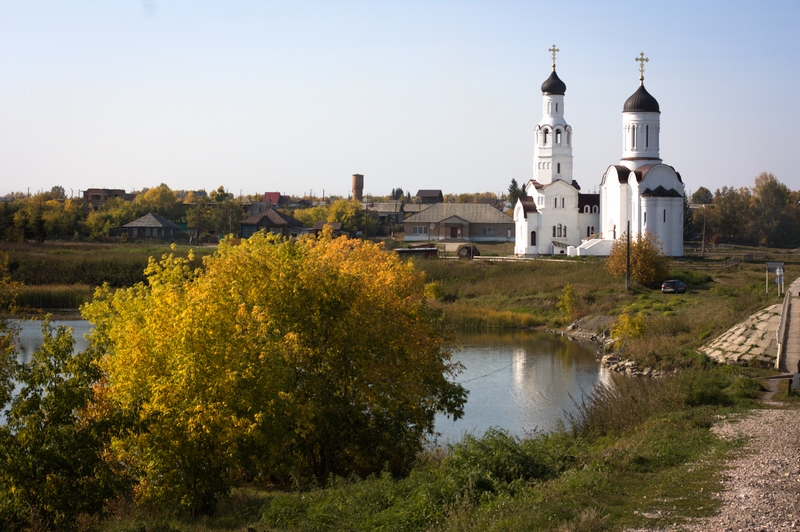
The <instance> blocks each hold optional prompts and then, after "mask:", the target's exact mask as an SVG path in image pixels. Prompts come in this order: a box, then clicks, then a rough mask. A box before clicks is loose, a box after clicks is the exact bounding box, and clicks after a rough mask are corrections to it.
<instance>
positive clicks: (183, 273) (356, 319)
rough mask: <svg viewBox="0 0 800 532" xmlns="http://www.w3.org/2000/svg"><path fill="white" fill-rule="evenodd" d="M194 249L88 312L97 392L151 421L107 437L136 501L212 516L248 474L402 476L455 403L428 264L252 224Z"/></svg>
mask: <svg viewBox="0 0 800 532" xmlns="http://www.w3.org/2000/svg"><path fill="white" fill-rule="evenodd" d="M190 260H191V257H190V258H189V259H181V258H176V257H174V256H171V255H170V256H165V257H163V258H162V260H161V261H159V262H156V261H154V260H152V259H151V262H150V265H149V267H148V269H147V272H146V273H147V277H148V281H147V283H140V284H137V285H136V286H133V287H131V288H129V289H124V290H117V291H113V290H111V289H110V288H108V287H105V288H102V289H99V290H98V292H97V294H96V296H95V301H94V302H93V303H91V304H89V305H87V306H86V307H85V308H84V315H85V317H86V318H87V319H88V320H89V321H91V322H92V323H93V324H94V326H95V327H96V330H95V332H94V333H93V337H92V343H93V345H94V346H95V347H96V348H98V349H101V350H102V351H103V352H104V353H105V355H104V356H103V357H102V358H101V360H100V365H101V367H102V368H103V370H104V371H105V372H106V378H105V380H104V381H103V387H104V389H103V390H102V396H103V397H104V398H106V400H107V401H108V402H109V403H110V405H111V406H112V407H113V408H114V409H118V410H121V411H123V412H125V413H127V414H128V415H132V416H134V417H135V418H137V419H138V421H139V422H140V423H141V426H142V427H144V428H143V429H142V430H139V431H131V432H130V433H128V434H127V435H126V436H124V437H120V438H117V439H116V440H115V441H114V443H113V450H114V453H115V456H116V459H117V460H120V461H121V462H122V463H124V464H125V465H126V467H128V468H129V470H130V473H131V475H132V476H133V477H134V478H135V479H136V481H137V483H136V488H135V489H136V494H137V496H138V497H139V499H140V500H145V501H159V502H164V503H167V504H170V503H173V504H181V505H183V506H184V507H186V508H187V509H188V510H190V511H191V512H194V513H198V512H209V511H213V508H214V506H215V504H216V502H217V500H218V499H219V498H220V497H221V496H223V495H224V494H225V493H227V491H228V490H229V488H230V486H231V485H233V483H235V482H237V481H239V480H243V479H244V480H262V481H273V482H286V481H288V480H289V479H290V478H291V479H294V480H300V481H303V479H313V478H316V479H318V480H321V481H324V480H325V479H326V478H327V477H328V476H329V475H331V474H335V475H349V474H353V473H355V474H359V475H365V474H368V473H371V472H376V471H380V470H381V469H384V468H387V467H388V468H389V469H390V470H392V471H394V472H400V471H403V470H404V469H405V468H407V467H408V465H409V464H410V462H411V461H412V460H413V458H414V456H415V454H416V453H417V452H418V451H419V450H420V449H421V446H422V444H423V438H424V436H425V435H426V434H427V433H430V432H431V431H432V429H433V426H434V416H435V414H436V413H437V412H445V413H447V414H449V415H452V416H455V417H458V416H460V415H461V414H462V410H463V405H464V402H465V396H466V393H465V391H464V390H463V388H462V387H461V386H460V385H457V384H454V383H452V379H448V377H451V376H453V375H454V374H455V373H457V372H458V369H459V367H458V365H454V364H452V363H451V362H450V350H451V344H450V339H449V337H448V335H447V334H446V333H445V332H444V330H443V329H442V328H441V327H440V326H439V324H438V322H437V320H436V318H435V316H434V315H433V314H432V312H431V311H430V310H429V309H428V307H427V306H426V299H425V296H424V276H423V274H421V273H420V272H418V271H416V270H415V269H414V267H413V265H411V264H407V263H403V262H401V261H399V260H398V259H397V257H396V256H395V255H394V254H391V253H387V252H385V251H383V250H382V249H381V248H380V246H379V245H376V244H373V243H370V242H365V241H360V240H359V241H356V240H349V239H346V238H340V239H332V238H331V236H330V234H324V235H323V236H321V237H319V238H314V237H303V238H300V239H298V240H297V241H291V240H280V239H279V238H277V237H275V236H272V235H264V234H257V235H254V236H253V237H251V238H249V239H248V240H246V241H244V242H242V243H241V244H239V245H234V244H232V243H230V242H223V243H221V244H220V246H219V250H218V252H217V253H216V254H215V255H214V256H212V257H206V259H205V260H204V267H203V268H201V269H192V268H191V267H190V265H189V264H190V262H189V261H190Z"/></svg>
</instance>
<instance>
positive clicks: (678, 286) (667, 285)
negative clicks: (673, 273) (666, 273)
mask: <svg viewBox="0 0 800 532" xmlns="http://www.w3.org/2000/svg"><path fill="white" fill-rule="evenodd" d="M661 291H662V292H663V293H665V294H683V293H685V292H686V285H685V284H683V281H678V280H677V279H672V280H670V281H664V282H663V283H662V284H661Z"/></svg>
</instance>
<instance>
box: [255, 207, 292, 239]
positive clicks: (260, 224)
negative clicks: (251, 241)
mask: <svg viewBox="0 0 800 532" xmlns="http://www.w3.org/2000/svg"><path fill="white" fill-rule="evenodd" d="M241 226H242V238H249V237H251V236H252V235H254V234H255V233H257V232H259V231H266V232H269V233H275V234H276V235H281V236H283V237H287V238H288V237H296V236H298V235H300V233H301V232H302V231H303V222H301V221H299V220H297V219H295V218H293V217H291V216H289V215H288V214H284V213H282V212H280V211H278V210H275V209H273V208H272V207H267V209H266V210H264V211H262V212H260V213H258V214H255V215H253V216H251V217H249V218H247V219H245V220H243V221H242V223H241Z"/></svg>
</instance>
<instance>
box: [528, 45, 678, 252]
mask: <svg viewBox="0 0 800 532" xmlns="http://www.w3.org/2000/svg"><path fill="white" fill-rule="evenodd" d="M550 52H552V55H553V65H552V72H551V73H550V77H549V78H547V80H545V82H544V83H543V84H542V104H543V108H542V120H541V121H540V122H539V124H537V126H536V129H535V132H534V133H535V135H534V136H535V145H534V156H533V179H531V180H529V181H528V182H527V183H526V184H525V187H524V192H525V194H524V195H523V196H522V197H520V198H519V200H518V201H517V204H516V205H515V207H514V224H515V244H514V253H515V254H516V255H520V256H537V255H559V254H565V255H572V256H575V255H608V254H609V252H610V251H611V245H612V244H613V242H614V240H616V239H618V238H620V237H621V236H622V235H623V234H624V233H625V232H626V231H627V228H628V224H629V223H630V228H631V229H630V232H631V236H632V237H634V238H635V237H637V236H638V235H642V234H645V233H651V234H653V235H655V236H656V237H657V238H658V240H659V241H660V243H661V245H662V247H663V250H664V252H665V253H666V254H667V255H670V256H682V255H683V192H684V185H683V182H682V181H681V177H680V174H678V173H677V172H676V171H675V170H674V169H673V168H672V167H671V166H668V165H665V164H663V163H662V161H661V159H660V158H659V137H660V114H661V112H660V108H659V105H658V102H657V101H656V99H655V98H653V96H651V95H650V94H649V93H648V92H647V90H646V89H645V88H644V66H643V65H644V62H645V61H647V58H645V57H644V54H641V55H640V57H639V58H637V61H639V62H640V76H639V88H638V89H637V90H636V92H634V93H633V95H631V97H630V98H628V100H627V101H626V102H625V104H624V106H623V111H622V117H623V118H622V130H623V135H622V140H623V149H622V158H621V159H620V161H619V164H615V165H611V166H609V167H608V169H607V170H606V172H605V173H604V174H603V177H602V180H601V182H600V193H599V194H586V193H582V192H581V187H580V185H579V184H578V182H577V181H576V180H575V179H574V178H573V175H572V127H571V126H570V125H569V124H568V123H567V122H566V120H565V118H564V95H565V93H566V90H567V87H566V84H565V83H564V82H563V81H561V79H560V78H559V77H558V74H557V73H556V65H555V56H556V52H558V49H557V48H556V47H555V45H553V47H552V48H550Z"/></svg>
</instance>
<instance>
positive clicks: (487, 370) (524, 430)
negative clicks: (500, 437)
mask: <svg viewBox="0 0 800 532" xmlns="http://www.w3.org/2000/svg"><path fill="white" fill-rule="evenodd" d="M52 323H53V325H54V326H58V325H66V326H68V327H72V328H73V329H74V334H73V336H74V338H75V347H76V350H78V351H81V350H83V349H85V348H86V345H87V341H86V339H85V338H84V336H85V334H86V333H88V332H89V330H90V329H91V327H90V325H89V323H88V322H86V321H82V320H75V321H53V322H52ZM20 327H21V328H20V344H21V353H20V357H19V358H20V360H22V361H28V360H29V359H30V354H31V353H32V352H33V351H34V350H35V349H36V348H37V347H38V346H39V345H41V325H40V323H39V322H36V321H24V322H21V323H20ZM458 341H459V343H460V345H461V349H460V350H459V351H457V352H455V353H454V354H453V359H454V360H457V361H459V362H461V363H462V364H463V365H464V371H463V372H462V373H461V374H460V375H458V376H457V377H456V379H455V380H456V382H459V383H461V384H463V385H464V387H465V388H466V389H467V390H469V392H470V393H469V397H468V401H467V405H466V407H465V409H464V417H463V418H461V419H459V420H458V421H456V422H453V421H452V420H451V419H448V418H446V417H445V416H441V415H440V416H437V418H436V432H437V433H439V441H440V442H448V441H449V442H454V441H458V440H460V439H461V437H462V435H463V434H465V433H468V434H473V435H475V436H480V435H482V434H483V433H484V432H485V431H486V429H488V428H489V427H497V428H500V429H504V430H507V431H508V432H509V433H511V434H514V435H517V436H525V435H526V434H531V433H533V432H535V431H540V432H550V431H552V430H555V429H556V428H557V427H558V424H559V422H561V421H563V420H564V412H565V411H574V404H573V402H572V398H575V399H576V400H579V399H580V396H581V394H582V393H584V392H588V391H590V390H591V389H592V386H594V385H595V384H596V383H598V382H607V381H608V380H609V379H610V377H609V373H608V371H607V370H605V369H603V368H601V367H600V364H599V363H598V361H597V360H596V359H595V356H594V351H595V349H596V346H593V345H592V344H589V343H583V342H575V341H571V340H569V339H567V338H564V337H561V336H556V335H552V334H547V333H543V332H535V331H517V332H509V333H461V334H459V335H458Z"/></svg>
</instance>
